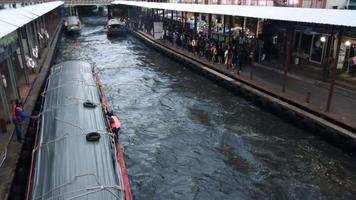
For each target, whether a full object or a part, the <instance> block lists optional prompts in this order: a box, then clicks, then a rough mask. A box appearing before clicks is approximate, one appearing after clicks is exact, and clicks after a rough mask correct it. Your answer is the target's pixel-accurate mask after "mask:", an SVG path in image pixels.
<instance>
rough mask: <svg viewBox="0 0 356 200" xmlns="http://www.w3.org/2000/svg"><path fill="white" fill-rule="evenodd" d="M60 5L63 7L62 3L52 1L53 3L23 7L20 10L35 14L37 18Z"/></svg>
mask: <svg viewBox="0 0 356 200" xmlns="http://www.w3.org/2000/svg"><path fill="white" fill-rule="evenodd" d="M61 5H63V2H62V1H53V2H49V3H41V4H35V5H30V6H25V7H22V8H20V9H23V10H25V11H27V12H29V13H32V14H35V15H37V16H42V15H44V14H46V13H48V12H49V11H51V10H53V9H55V8H57V7H59V6H61Z"/></svg>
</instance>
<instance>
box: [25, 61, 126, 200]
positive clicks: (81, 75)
mask: <svg viewBox="0 0 356 200" xmlns="http://www.w3.org/2000/svg"><path fill="white" fill-rule="evenodd" d="M48 79H49V82H48V86H47V88H46V91H45V102H44V105H43V114H42V118H41V120H42V121H41V129H40V133H39V142H40V146H41V147H40V148H39V150H38V152H37V156H36V163H35V176H34V180H33V192H32V199H78V200H84V199H85V200H98V199H100V200H108V199H118V200H123V199H124V193H123V183H122V178H121V171H120V167H119V165H118V163H117V156H116V153H115V152H116V149H115V144H113V138H112V136H111V135H109V134H107V127H106V123H105V120H106V119H105V116H104V112H103V110H102V107H101V102H100V96H99V90H98V88H97V86H96V80H95V79H94V76H93V74H92V72H91V66H90V64H89V63H86V62H82V61H68V62H63V63H60V64H57V65H54V66H53V67H52V69H51V74H50V75H49V78H48ZM86 100H89V101H91V102H93V103H96V104H97V105H98V106H97V107H96V108H85V107H84V106H83V103H84V102H85V101H86ZM90 132H101V134H100V135H101V138H100V140H99V141H96V142H88V141H86V134H87V133H90Z"/></svg>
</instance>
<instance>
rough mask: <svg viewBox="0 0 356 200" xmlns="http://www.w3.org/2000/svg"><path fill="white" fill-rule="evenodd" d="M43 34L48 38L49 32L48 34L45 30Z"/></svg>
mask: <svg viewBox="0 0 356 200" xmlns="http://www.w3.org/2000/svg"><path fill="white" fill-rule="evenodd" d="M44 34H45V36H46V38H47V39H49V34H48V32H47V31H45V32H44Z"/></svg>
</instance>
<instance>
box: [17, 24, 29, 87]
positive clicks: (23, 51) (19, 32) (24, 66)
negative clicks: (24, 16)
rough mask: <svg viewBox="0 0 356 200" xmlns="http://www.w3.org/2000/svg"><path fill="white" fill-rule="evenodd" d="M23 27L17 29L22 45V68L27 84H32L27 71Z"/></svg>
mask: <svg viewBox="0 0 356 200" xmlns="http://www.w3.org/2000/svg"><path fill="white" fill-rule="evenodd" d="M22 30H23V28H20V29H18V30H17V35H18V43H19V45H20V54H21V61H22V67H23V68H22V70H23V73H24V75H25V80H26V84H27V85H29V84H30V79H29V77H28V72H27V67H26V58H25V49H24V48H23V43H22V34H21V32H22Z"/></svg>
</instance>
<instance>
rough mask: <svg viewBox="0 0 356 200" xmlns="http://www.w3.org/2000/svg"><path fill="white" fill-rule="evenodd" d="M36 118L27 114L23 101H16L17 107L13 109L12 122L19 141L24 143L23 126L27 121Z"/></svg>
mask: <svg viewBox="0 0 356 200" xmlns="http://www.w3.org/2000/svg"><path fill="white" fill-rule="evenodd" d="M31 118H35V117H32V116H31V115H29V114H28V113H26V112H25V111H24V109H23V103H22V101H21V99H16V101H15V105H14V106H13V108H12V121H13V123H14V125H15V133H16V137H17V141H18V142H20V143H23V138H22V131H21V125H22V122H23V121H25V120H26V119H31Z"/></svg>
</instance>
